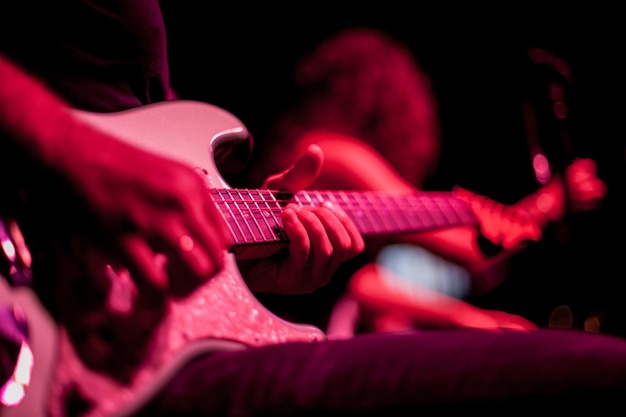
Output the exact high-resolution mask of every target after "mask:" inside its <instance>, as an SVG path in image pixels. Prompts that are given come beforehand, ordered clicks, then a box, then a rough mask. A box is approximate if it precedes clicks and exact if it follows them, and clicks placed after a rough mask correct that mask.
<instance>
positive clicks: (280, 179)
mask: <svg viewBox="0 0 626 417" xmlns="http://www.w3.org/2000/svg"><path fill="white" fill-rule="evenodd" d="M322 162H323V153H322V150H321V148H319V147H318V146H316V145H312V146H309V147H308V148H307V150H306V152H305V154H304V155H303V156H302V157H301V158H300V159H299V160H298V161H297V162H296V164H294V165H293V166H292V167H291V168H290V169H288V170H286V171H284V172H281V173H279V174H276V175H273V176H271V177H269V178H268V179H267V180H266V181H265V183H264V186H263V187H264V188H269V189H273V190H280V191H284V192H297V191H300V190H302V189H305V188H306V187H308V186H309V185H310V184H311V183H312V182H313V180H315V178H316V176H317V174H318V173H319V170H320V168H321V164H322ZM282 221H283V226H284V228H285V233H286V235H287V238H288V240H289V246H288V249H287V250H285V251H283V252H280V253H278V254H276V255H274V256H273V257H271V258H268V259H263V260H259V261H245V262H240V270H241V272H242V274H243V276H244V278H245V279H246V281H247V284H248V286H249V287H250V288H251V289H252V290H253V291H259V292H273V293H282V294H300V293H308V292H312V291H314V290H316V289H317V288H320V287H323V286H324V285H326V284H328V282H329V280H330V278H331V276H332V274H333V273H334V272H335V271H336V270H337V268H339V266H340V265H341V264H342V263H344V262H345V261H347V260H349V259H351V258H352V257H354V256H356V255H357V254H359V253H361V252H362V251H363V249H364V247H365V244H364V242H363V238H362V236H361V235H360V233H359V232H358V230H357V228H356V226H355V225H354V223H353V222H352V220H350V219H349V218H348V216H347V215H346V214H345V212H344V211H343V210H341V209H340V208H339V207H337V206H336V205H331V204H327V205H326V204H325V205H322V206H320V207H300V206H299V205H297V204H289V205H288V206H287V207H286V208H285V210H284V211H283V214H282Z"/></svg>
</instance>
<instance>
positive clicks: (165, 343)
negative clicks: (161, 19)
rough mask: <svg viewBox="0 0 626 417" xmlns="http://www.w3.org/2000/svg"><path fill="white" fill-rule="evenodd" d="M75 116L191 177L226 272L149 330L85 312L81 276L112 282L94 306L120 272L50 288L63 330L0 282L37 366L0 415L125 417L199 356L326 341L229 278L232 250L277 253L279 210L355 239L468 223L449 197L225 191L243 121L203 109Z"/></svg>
mask: <svg viewBox="0 0 626 417" xmlns="http://www.w3.org/2000/svg"><path fill="white" fill-rule="evenodd" d="M75 113H76V115H77V116H78V117H79V118H81V119H82V120H84V121H86V122H87V123H89V124H91V125H93V126H94V127H96V128H99V129H102V130H103V131H106V132H108V133H111V134H113V135H115V136H117V137H118V138H120V139H122V140H124V141H127V142H128V143H130V144H133V145H135V146H137V147H140V148H143V149H145V150H146V151H148V152H152V153H156V154H159V155H162V156H165V157H168V158H171V159H175V160H178V161H179V162H182V163H184V164H187V165H189V166H191V167H192V168H194V169H195V170H196V172H197V173H198V174H199V175H201V176H202V177H203V178H204V180H205V183H206V186H207V192H209V193H211V195H212V196H213V198H214V201H215V202H216V205H217V206H218V208H219V209H220V210H221V211H222V214H223V215H224V218H225V220H226V222H227V224H228V226H229V228H230V230H231V232H232V235H233V239H234V242H235V251H234V252H233V253H227V254H225V255H224V256H225V257H226V260H225V268H224V269H223V270H222V271H221V272H220V273H219V274H217V275H216V276H215V277H212V278H211V279H210V280H208V281H207V282H205V283H204V284H203V285H202V286H200V287H198V288H197V289H195V290H194V291H193V292H192V293H191V294H189V295H188V296H186V297H184V298H181V299H170V300H168V302H167V305H166V306H165V309H164V310H165V311H164V312H163V313H162V314H160V315H159V320H155V321H153V323H152V327H150V328H149V329H148V330H146V327H147V326H146V325H145V320H142V317H141V315H140V314H139V313H141V312H139V313H137V314H135V312H134V311H133V310H132V309H131V313H130V314H128V317H126V316H123V315H122V316H121V317H109V315H110V313H108V312H107V309H106V308H103V306H104V304H103V303H101V304H99V305H92V303H91V302H90V301H85V300H89V297H83V296H84V294H85V291H84V288H82V287H84V286H85V283H86V282H89V283H91V282H98V279H95V278H94V279H90V278H93V277H96V275H102V276H105V278H104V279H105V280H108V281H110V287H109V288H108V290H107V291H109V294H107V295H105V296H104V297H102V298H106V297H109V299H113V300H117V299H124V298H125V297H126V298H131V299H132V296H130V295H129V293H128V291H129V290H128V287H129V283H131V284H130V285H131V286H132V279H131V278H130V276H129V274H128V272H127V271H125V270H121V271H118V270H116V271H114V272H113V270H112V269H106V271H105V268H102V270H101V271H100V269H99V268H96V269H97V270H98V272H95V273H94V274H93V275H91V274H90V276H89V277H86V276H85V275H86V273H85V271H77V272H76V271H75V272H76V273H75V274H72V273H71V272H70V273H68V274H67V275H68V276H66V275H64V276H63V279H62V280H59V281H60V283H58V284H57V283H55V285H54V287H55V288H54V289H53V291H56V293H57V296H56V302H55V305H57V306H59V308H60V309H61V310H63V311H64V313H63V314H61V315H60V317H61V318H62V320H58V322H59V323H60V324H59V323H57V322H56V321H54V320H52V319H51V317H49V316H48V315H47V312H46V309H45V308H44V307H43V306H42V305H41V304H40V303H39V300H38V297H37V296H36V295H35V294H34V293H33V292H32V291H31V289H30V288H28V287H19V286H18V287H11V286H9V285H6V283H5V282H2V284H5V285H2V286H0V301H3V300H5V301H10V300H13V302H16V303H17V304H20V305H21V306H22V308H23V309H24V310H25V314H26V320H27V322H28V323H29V324H30V326H31V332H30V336H31V343H32V346H31V348H32V350H33V354H34V358H35V363H34V368H33V376H32V382H31V385H30V386H29V387H28V388H27V395H26V398H25V399H24V400H23V401H22V402H21V403H20V404H19V405H17V406H14V407H8V408H6V409H2V410H0V411H2V413H1V414H0V415H1V416H2V417H25V416H28V417H125V416H131V415H132V414H133V412H134V411H136V410H137V409H138V408H139V407H141V406H142V405H143V404H144V403H145V402H146V401H148V400H149V399H150V398H152V397H153V396H154V395H156V394H157V393H158V392H159V389H160V388H161V387H162V386H163V385H164V384H165V383H166V382H167V381H168V380H169V378H170V377H171V376H172V374H173V373H175V372H176V371H177V370H179V369H180V368H181V366H182V365H183V364H185V363H187V362H188V361H189V360H190V359H191V358H193V357H194V356H196V355H200V354H203V353H206V352H211V351H216V350H233V349H245V348H249V347H255V346H262V345H268V344H276V343H285V342H290V341H297V342H316V341H320V340H323V339H325V334H324V333H323V332H322V331H321V330H320V329H318V328H316V327H314V326H310V325H306V324H296V323H291V322H288V321H285V320H283V319H281V318H279V317H278V316H276V315H275V314H273V313H272V312H270V311H269V310H268V309H266V308H265V307H264V306H263V305H262V304H261V303H260V302H259V301H258V300H257V299H256V298H255V297H254V295H253V294H252V293H251V292H250V290H249V289H248V287H247V286H246V284H245V282H244V280H243V278H242V276H241V275H240V273H239V270H238V268H237V259H238V258H236V256H237V257H239V256H241V255H240V254H241V252H238V251H237V250H236V249H237V247H239V248H244V249H248V250H249V249H252V251H253V252H256V253H263V252H262V251H259V249H261V248H262V247H267V246H268V245H269V244H272V245H275V244H277V243H278V244H284V243H286V238H285V235H284V233H283V232H282V222H281V219H280V217H281V213H282V209H283V208H284V206H285V205H286V203H287V202H296V203H299V204H302V205H317V204H321V203H322V202H323V201H327V200H330V201H333V202H334V203H335V204H337V205H339V206H340V207H341V208H342V209H343V210H344V211H345V212H346V214H347V215H348V216H350V217H351V219H352V220H353V221H354V223H355V225H356V226H357V228H358V229H359V231H360V232H361V233H363V235H364V236H369V235H382V234H397V233H403V232H417V231H423V230H429V229H433V228H440V227H448V226H455V225H467V224H472V225H474V224H475V218H474V216H473V213H472V210H471V208H470V207H469V206H468V205H467V204H466V203H465V202H463V201H461V200H460V199H458V198H456V197H454V196H453V195H452V194H451V193H412V194H408V195H396V196H386V195H382V194H380V193H374V192H357V191H354V192H353V191H301V192H298V193H296V194H293V195H283V194H282V193H276V192H274V191H271V190H235V189H232V188H230V187H229V186H228V184H227V183H226V182H225V181H224V179H223V178H222V177H221V175H220V173H219V172H218V168H217V165H216V163H215V159H214V156H215V153H216V152H217V149H218V148H220V149H221V148H222V145H227V146H236V145H237V144H241V143H245V142H248V141H249V140H250V137H249V136H250V135H249V132H248V131H247V130H246V128H245V126H244V125H243V123H242V122H241V121H240V120H238V119H237V118H236V117H234V116H233V115H231V114H230V113H228V112H226V111H224V110H222V109H220V108H218V107H215V106H213V105H210V104H206V103H201V102H194V101H182V100H181V101H172V102H162V103H157V104H151V105H147V106H143V107H140V108H136V109H132V110H127V111H123V112H118V113H90V112H83V111H75ZM0 225H1V224H0ZM248 252H249V251H248ZM77 253H80V251H77ZM76 256H78V255H77V254H76V255H74V257H72V255H71V254H70V255H69V256H66V258H67V259H66V260H65V261H64V262H65V264H66V266H69V267H70V270H72V268H71V267H72V264H78V262H76V259H77V258H76ZM261 256H262V255H261ZM80 259H82V258H80ZM84 263H85V264H87V263H88V262H84ZM104 265H105V264H103V266H104ZM76 269H77V268H76ZM88 272H92V271H88ZM81 273H82V274H83V275H81ZM73 275H76V276H73ZM98 278H102V277H98ZM88 285H91V284H88ZM77 288H78V289H77ZM81 289H82V290H83V292H82V293H81V292H80V291H81ZM115 291H118V292H119V293H117V294H116V293H115ZM67 294H70V295H67ZM111 294H114V295H113V296H111ZM81 297H82V298H81ZM59 300H61V301H59ZM135 310H140V309H135ZM144 318H145V317H144ZM119 326H123V327H124V328H126V329H127V330H128V329H137V330H136V331H126V332H120V334H118V335H117V336H118V339H116V340H115V343H109V344H106V342H107V340H106V337H105V336H106V335H107V332H108V334H112V333H115V329H116V328H118V327H119ZM103 329H104V330H105V331H103ZM98 338H99V339H98ZM94 339H95V340H96V342H94ZM114 339H115V338H114ZM94 358H96V359H94ZM94 361H95V362H96V363H95V364H94Z"/></svg>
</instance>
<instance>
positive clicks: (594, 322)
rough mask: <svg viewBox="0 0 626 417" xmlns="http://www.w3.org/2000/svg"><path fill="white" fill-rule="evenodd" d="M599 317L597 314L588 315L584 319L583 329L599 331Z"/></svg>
mask: <svg viewBox="0 0 626 417" xmlns="http://www.w3.org/2000/svg"><path fill="white" fill-rule="evenodd" d="M600 327H601V326H600V318H599V317H598V316H590V317H587V318H586V319H585V324H584V329H585V331H586V332H590V333H600Z"/></svg>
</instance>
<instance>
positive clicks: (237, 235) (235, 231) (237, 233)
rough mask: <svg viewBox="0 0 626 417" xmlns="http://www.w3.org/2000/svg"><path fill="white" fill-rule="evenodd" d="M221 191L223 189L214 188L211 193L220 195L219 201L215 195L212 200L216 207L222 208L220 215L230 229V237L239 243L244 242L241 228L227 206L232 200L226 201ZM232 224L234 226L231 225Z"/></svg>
mask: <svg viewBox="0 0 626 417" xmlns="http://www.w3.org/2000/svg"><path fill="white" fill-rule="evenodd" d="M223 192H224V190H216V192H215V193H211V194H213V195H214V196H215V195H217V196H218V197H220V201H218V200H217V199H216V198H215V197H214V198H213V200H214V201H215V202H216V204H217V205H218V207H220V206H221V207H222V208H223V209H222V210H221V211H222V215H223V216H224V219H225V220H226V224H227V226H228V228H229V229H230V233H231V235H232V237H233V238H234V239H235V242H240V243H241V242H245V236H244V233H243V230H242V229H241V226H240V225H239V223H238V222H237V220H236V216H235V213H234V212H233V211H232V210H231V208H230V206H229V203H232V202H231V201H226V199H224V196H223ZM220 203H221V204H220ZM233 225H234V226H236V227H233Z"/></svg>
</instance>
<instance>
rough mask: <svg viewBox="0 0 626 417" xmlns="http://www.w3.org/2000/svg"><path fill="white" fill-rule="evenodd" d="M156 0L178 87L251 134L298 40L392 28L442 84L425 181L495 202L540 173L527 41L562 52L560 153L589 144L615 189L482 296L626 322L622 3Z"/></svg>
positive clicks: (504, 304) (282, 83)
mask: <svg viewBox="0 0 626 417" xmlns="http://www.w3.org/2000/svg"><path fill="white" fill-rule="evenodd" d="M162 3H163V5H162V6H163V10H164V14H165V19H166V23H167V25H168V28H169V31H168V36H169V39H170V45H169V48H170V50H169V53H170V59H171V64H172V67H171V70H172V73H171V76H172V81H173V83H174V85H175V87H176V88H177V89H178V91H179V92H180V93H181V95H182V96H183V97H185V98H191V99H197V100H201V101H207V102H211V103H213V104H217V105H218V106H221V107H223V108H224V109H226V110H229V111H231V112H232V113H233V114H235V115H236V116H238V117H239V118H240V119H241V120H242V121H243V122H244V123H245V124H246V126H247V127H248V129H249V130H250V131H251V132H252V134H253V136H255V139H256V145H257V146H262V138H263V136H264V134H265V130H266V128H267V126H268V123H269V121H270V120H271V119H272V117H273V116H274V115H275V114H276V113H277V112H279V111H281V109H282V108H283V107H284V106H286V105H288V104H287V103H288V102H289V100H290V93H291V91H290V89H289V76H290V73H291V70H292V68H293V65H294V63H295V60H296V59H297V58H298V57H299V56H300V54H302V53H304V52H306V51H307V50H309V49H310V48H311V47H312V46H313V45H314V44H315V43H316V42H317V41H319V40H321V39H323V38H324V37H326V36H327V35H329V34H330V33H332V32H334V31H336V30H338V29H340V28H342V27H348V26H373V27H379V28H382V29H384V30H386V31H388V32H389V33H391V34H392V35H394V36H395V37H397V38H398V39H399V40H401V41H403V42H405V43H406V44H407V45H408V46H409V47H410V48H411V49H412V50H413V51H414V52H415V55H416V57H417V59H418V62H419V63H420V64H421V66H422V67H423V68H424V69H425V70H426V71H427V72H428V73H429V74H430V75H431V77H432V80H433V84H434V88H435V91H436V93H437V95H438V97H439V101H440V116H441V120H442V123H443V137H442V141H443V155H442V158H441V160H440V165H439V166H440V171H439V173H438V174H437V175H436V176H435V178H433V179H432V180H431V181H430V182H429V184H428V186H429V187H431V188H436V189H449V188H450V187H451V186H452V185H454V184H460V185H463V186H465V187H466V188H468V189H472V190H475V191H478V192H481V193H483V194H486V195H489V196H491V197H494V198H496V199H498V200H500V201H502V202H514V201H515V200H516V199H518V198H520V197H521V196H523V195H525V194H526V193H527V192H529V191H530V190H532V189H534V188H536V187H537V183H536V181H535V180H534V177H533V174H532V167H531V164H530V157H529V152H528V146H527V143H526V139H525V135H524V131H523V122H522V113H521V94H522V93H523V91H524V90H523V86H524V82H525V81H526V80H528V72H527V67H525V66H524V65H523V63H522V61H523V59H525V58H524V57H525V56H526V55H525V54H526V51H527V49H528V48H529V47H541V48H545V49H548V50H550V51H552V52H554V53H555V54H556V55H557V56H559V57H560V58H562V59H564V60H565V61H566V62H568V63H569V65H570V66H571V68H572V70H573V76H574V78H573V86H574V88H573V90H572V91H573V95H572V96H570V97H571V101H570V102H569V103H568V104H569V105H570V110H571V112H570V116H569V117H568V120H569V122H570V123H571V125H570V134H571V139H572V141H571V143H572V145H573V146H572V150H573V152H572V153H571V154H569V155H568V157H570V156H591V157H593V158H595V159H596V160H597V161H598V163H599V165H600V172H599V175H600V176H601V177H602V178H603V179H605V181H606V182H607V183H608V185H609V195H608V197H607V200H606V202H605V205H604V206H603V208H602V209H601V210H600V211H597V212H593V213H588V214H584V215H571V216H570V217H568V218H567V219H566V222H565V223H564V224H562V225H560V226H558V227H555V228H554V230H550V231H549V232H548V233H547V235H546V239H545V241H544V242H542V243H541V244H538V245H533V246H531V247H530V248H529V249H528V250H527V251H526V252H525V253H524V254H523V255H520V256H518V257H517V258H516V259H515V261H514V263H513V271H514V272H513V274H512V277H511V279H510V280H509V282H507V283H506V284H505V285H504V286H503V287H502V288H501V289H499V290H497V291H496V292H495V293H494V294H492V295H490V296H486V297H483V298H480V299H477V300H476V301H477V302H479V303H483V304H484V305H485V306H488V307H497V308H505V309H508V310H512V311H514V312H519V313H522V314H525V315H527V316H529V317H530V318H532V319H534V320H536V321H537V322H538V323H539V324H541V325H543V324H546V322H547V317H548V315H549V312H550V311H551V310H552V309H553V308H554V307H555V306H557V305H560V304H568V305H570V306H571V307H572V308H573V309H574V312H575V319H576V320H577V325H579V326H581V325H582V324H581V323H582V320H584V319H585V318H586V317H588V316H590V315H593V314H596V313H598V314H599V315H600V317H601V319H602V321H603V326H604V327H603V329H604V330H606V331H610V332H619V333H621V332H624V333H625V334H626V330H624V329H626V327H623V323H624V321H623V320H622V316H623V315H624V316H626V314H625V313H623V309H622V307H621V304H624V303H623V302H622V299H626V291H625V290H626V284H624V283H622V280H623V279H624V268H623V265H622V261H621V259H622V257H623V256H624V250H623V249H624V244H623V243H622V240H623V237H624V232H625V231H624V228H623V220H622V219H621V215H622V213H623V210H622V208H623V203H622V201H623V198H622V196H623V187H624V182H623V179H624V161H625V158H624V157H625V154H624V151H625V141H624V128H623V122H622V120H623V114H624V112H623V110H624V105H623V102H624V92H625V88H624V87H625V83H624V69H625V64H624V63H623V62H622V61H623V57H622V51H623V40H622V39H624V29H622V27H623V22H621V21H619V16H620V14H619V13H618V12H617V8H615V10H611V9H600V8H597V9H589V8H586V9H583V8H582V7H581V8H579V9H576V8H573V7H572V6H567V7H557V6H550V7H546V6H542V7H538V6H537V7H532V6H524V7H518V8H514V7H512V6H507V8H495V9H493V8H489V9H488V8H485V9H482V10H481V9H477V8H468V7H467V6H466V7H464V8H462V9H459V8H458V6H454V7H452V6H449V7H448V6H445V5H444V6H441V7H440V6H437V7H433V6H432V5H428V7H426V6H425V5H424V4H421V3H411V2H402V3H399V2H398V4H396V2H393V1H391V2H390V1H387V2H381V3H380V4H378V5H376V6H373V5H370V6H363V5H359V6H358V7H356V6H341V7H340V5H339V4H338V2H335V3H331V2H316V3H312V2H309V3H297V4H295V3H294V4H293V5H291V6H284V5H281V6H278V5H276V6H272V5H267V4H262V5H261V4H257V5H253V6H250V5H242V4H218V5H212V7H207V6H203V7H198V6H197V5H190V3H189V2H174V1H171V2H162ZM542 139H543V140H545V141H546V143H549V144H551V145H550V146H554V147H555V149H556V152H557V153H558V152H559V151H560V150H562V147H560V143H559V138H558V137H555V136H550V135H548V136H546V137H543V138H542Z"/></svg>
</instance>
